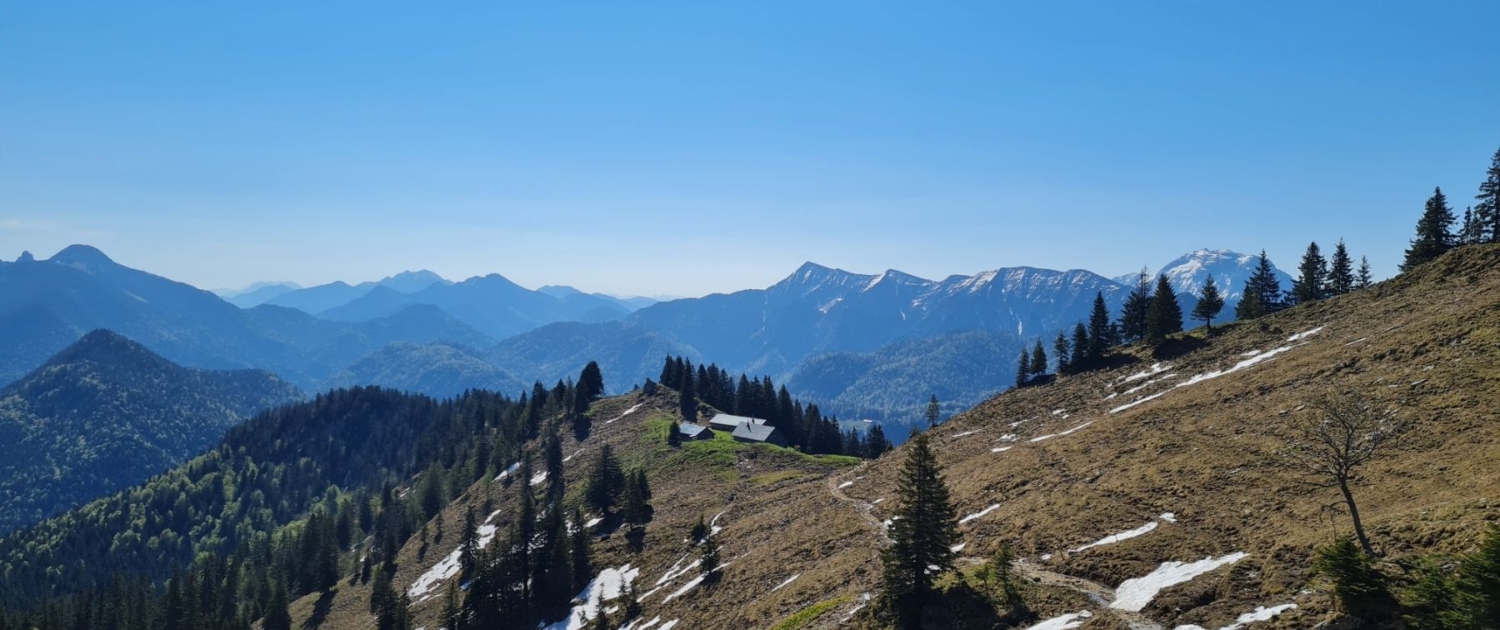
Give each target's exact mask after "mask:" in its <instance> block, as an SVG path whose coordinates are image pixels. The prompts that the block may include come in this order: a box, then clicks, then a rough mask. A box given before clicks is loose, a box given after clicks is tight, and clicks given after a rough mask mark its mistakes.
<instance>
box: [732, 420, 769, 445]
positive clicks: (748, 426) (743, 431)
mask: <svg viewBox="0 0 1500 630" xmlns="http://www.w3.org/2000/svg"><path fill="white" fill-rule="evenodd" d="M775 431H776V427H773V426H771V425H768V424H756V423H753V422H746V423H744V424H741V425H740V426H737V427H735V428H734V437H737V438H740V439H742V440H755V441H756V442H764V441H766V440H769V439H771V434H772V433H774V432H775Z"/></svg>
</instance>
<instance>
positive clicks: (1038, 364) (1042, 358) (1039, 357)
mask: <svg viewBox="0 0 1500 630" xmlns="http://www.w3.org/2000/svg"><path fill="white" fill-rule="evenodd" d="M1031 373H1032V374H1035V375H1037V376H1041V375H1043V374H1046V373H1047V351H1046V350H1043V349H1042V340H1041V339H1038V340H1036V345H1035V346H1033V347H1032V348H1031Z"/></svg>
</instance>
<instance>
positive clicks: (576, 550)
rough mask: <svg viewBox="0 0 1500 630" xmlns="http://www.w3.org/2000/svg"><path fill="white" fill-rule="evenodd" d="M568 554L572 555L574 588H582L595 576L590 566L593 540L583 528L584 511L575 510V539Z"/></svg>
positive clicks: (570, 544) (587, 530) (575, 508)
mask: <svg viewBox="0 0 1500 630" xmlns="http://www.w3.org/2000/svg"><path fill="white" fill-rule="evenodd" d="M568 553H570V554H572V556H573V557H572V560H573V588H574V589H575V590H576V589H579V588H582V587H583V585H584V584H585V583H587V582H588V580H589V576H591V575H593V574H594V569H593V567H592V566H590V562H591V558H592V556H593V538H592V537H591V536H589V529H588V528H587V527H584V526H583V510H582V509H580V508H577V507H574V508H573V539H572V540H571V541H570V543H569V545H568Z"/></svg>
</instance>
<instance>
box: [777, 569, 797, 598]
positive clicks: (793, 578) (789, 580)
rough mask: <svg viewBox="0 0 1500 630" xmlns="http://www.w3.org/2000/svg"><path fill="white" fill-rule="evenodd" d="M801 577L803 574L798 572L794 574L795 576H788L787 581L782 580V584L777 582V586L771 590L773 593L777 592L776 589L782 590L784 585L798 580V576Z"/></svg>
mask: <svg viewBox="0 0 1500 630" xmlns="http://www.w3.org/2000/svg"><path fill="white" fill-rule="evenodd" d="M799 577H802V574H801V573H798V574H796V575H793V576H792V577H789V578H787V579H786V581H785V582H782V583H780V584H777V585H776V588H773V589H771V592H772V593H775V592H776V591H779V590H781V588H782V587H784V586H786V585H788V584H791V583H792V581H793V580H796V579H797V578H799Z"/></svg>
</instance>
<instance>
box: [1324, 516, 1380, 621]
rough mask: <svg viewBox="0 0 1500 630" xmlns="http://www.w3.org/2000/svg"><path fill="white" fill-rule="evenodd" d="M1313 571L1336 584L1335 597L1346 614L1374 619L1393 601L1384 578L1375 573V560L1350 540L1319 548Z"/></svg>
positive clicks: (1339, 539)
mask: <svg viewBox="0 0 1500 630" xmlns="http://www.w3.org/2000/svg"><path fill="white" fill-rule="evenodd" d="M1313 571H1315V572H1317V573H1319V574H1321V575H1323V576H1324V577H1327V578H1328V580H1329V581H1330V582H1333V594H1334V597H1336V598H1337V599H1338V601H1339V605H1340V607H1342V608H1343V609H1344V612H1346V613H1348V614H1350V615H1352V616H1355V617H1359V618H1368V617H1370V616H1373V615H1374V614H1376V613H1378V609H1379V608H1380V607H1381V606H1382V604H1383V603H1384V602H1385V601H1386V600H1388V599H1389V598H1390V593H1389V592H1388V591H1386V587H1385V581H1384V578H1383V577H1382V576H1381V575H1380V573H1379V572H1378V571H1376V570H1375V562H1374V559H1373V558H1372V557H1370V555H1369V554H1366V553H1364V552H1363V551H1361V550H1360V548H1359V545H1358V544H1356V543H1355V542H1354V539H1352V538H1349V537H1348V536H1341V537H1339V538H1338V539H1337V540H1335V541H1334V542H1333V543H1331V544H1329V545H1327V546H1324V547H1319V548H1318V549H1317V551H1316V552H1315V555H1314V557H1313Z"/></svg>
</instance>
